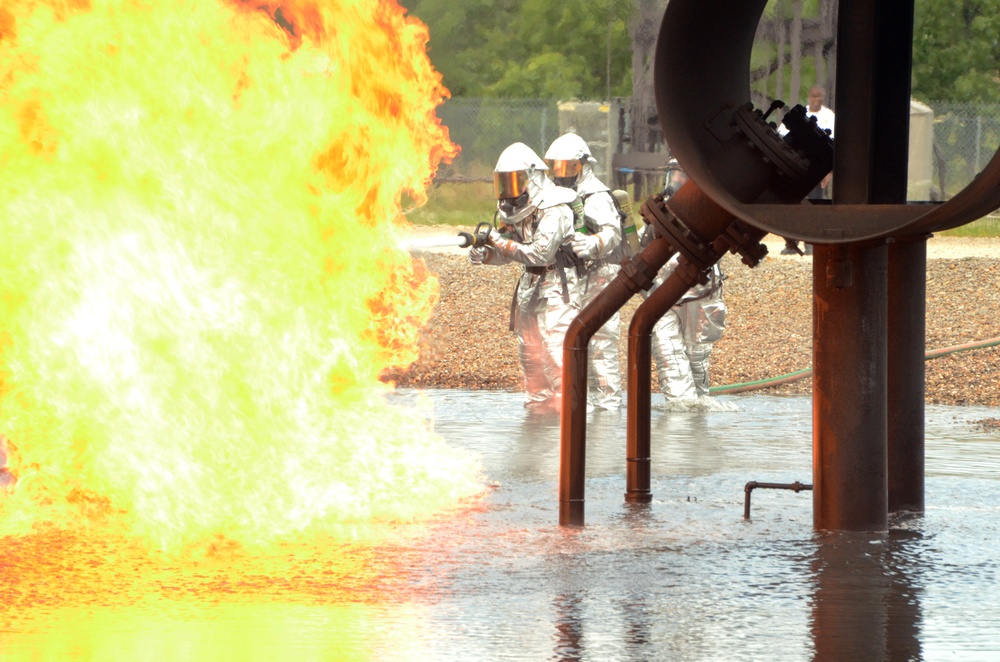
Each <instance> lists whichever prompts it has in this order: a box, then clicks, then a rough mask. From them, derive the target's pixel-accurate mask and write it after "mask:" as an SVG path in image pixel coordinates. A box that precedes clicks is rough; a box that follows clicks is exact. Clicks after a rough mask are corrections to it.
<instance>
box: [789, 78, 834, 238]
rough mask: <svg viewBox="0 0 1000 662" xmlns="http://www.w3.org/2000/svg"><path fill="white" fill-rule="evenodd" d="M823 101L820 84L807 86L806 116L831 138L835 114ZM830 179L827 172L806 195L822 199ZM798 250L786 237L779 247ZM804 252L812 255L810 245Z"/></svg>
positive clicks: (825, 194)
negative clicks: (807, 104) (813, 119)
mask: <svg viewBox="0 0 1000 662" xmlns="http://www.w3.org/2000/svg"><path fill="white" fill-rule="evenodd" d="M824 101H826V90H825V89H824V88H823V86H822V85H813V86H812V87H811V88H809V106H808V107H807V108H806V117H815V118H816V124H818V125H819V128H821V129H826V130H827V131H828V132H829V133H830V137H831V138H833V127H834V121H835V116H834V113H833V111H832V110H830V109H829V108H827V107H826V106H824V105H823V102H824ZM832 179H833V173H832V172H829V173H827V175H826V177H824V178H823V181H821V182H820V183H819V184H818V185H817V186H816V188H814V189H813V190H812V191H810V192H809V195H808V196H806V197H807V198H809V199H810V200H823V199H824V198H826V197H828V196H827V193H828V188H829V186H830V181H831V180H832ZM798 252H799V242H797V241H793V240H791V239H786V240H785V247H784V248H782V249H781V254H782V255H795V254H797V253H798ZM805 254H806V255H812V246H811V245H810V244H806V245H805Z"/></svg>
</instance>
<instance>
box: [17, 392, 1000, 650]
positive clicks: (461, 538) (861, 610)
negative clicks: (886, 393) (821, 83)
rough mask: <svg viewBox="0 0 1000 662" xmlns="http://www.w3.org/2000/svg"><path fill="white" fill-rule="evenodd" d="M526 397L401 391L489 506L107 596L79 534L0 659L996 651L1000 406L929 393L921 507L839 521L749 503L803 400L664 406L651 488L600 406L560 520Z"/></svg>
mask: <svg viewBox="0 0 1000 662" xmlns="http://www.w3.org/2000/svg"><path fill="white" fill-rule="evenodd" d="M520 397H521V396H520V395H519V394H516V393H502V392H471V391H460V390H438V391H428V392H425V393H417V392H414V391H403V392H400V393H398V394H396V395H394V396H393V399H394V400H395V401H396V402H398V403H399V404H400V405H401V406H409V405H410V404H412V403H415V402H417V401H422V402H423V405H421V406H424V407H428V408H429V410H430V409H432V410H433V421H434V425H435V428H436V429H437V431H438V432H439V433H440V434H441V435H443V436H444V437H445V438H446V439H447V440H448V441H449V443H451V444H454V445H456V446H461V447H464V448H468V449H471V450H473V451H475V452H476V453H478V454H479V455H480V456H481V458H482V463H483V467H484V469H485V472H486V474H487V477H488V478H489V480H490V481H492V482H493V484H494V487H493V488H492V489H490V490H489V493H488V494H487V496H486V497H485V499H484V500H483V501H482V502H481V503H476V504H471V505H470V506H469V507H468V508H466V509H463V510H461V511H459V512H458V513H457V514H449V515H448V516H445V517H442V518H441V520H440V521H438V522H434V523H431V524H423V525H410V524H400V525H397V526H393V527H390V530H389V532H388V534H387V537H386V539H383V540H381V541H379V542H372V543H365V542H361V541H359V542H357V543H354V544H351V545H342V546H339V547H336V548H329V547H326V548H323V549H319V548H320V547H322V545H314V546H313V547H312V548H308V549H305V550H300V551H299V552H297V554H298V556H299V560H298V561H296V563H295V564H293V565H288V564H286V565H285V566H283V567H284V568H285V569H284V570H275V569H274V568H273V567H272V568H270V569H268V568H266V567H264V566H260V567H259V568H257V567H256V566H255V562H253V561H249V562H248V561H246V560H244V561H243V562H241V563H243V564H244V565H245V566H246V567H244V568H243V570H242V573H243V574H241V575H239V577H238V578H237V579H234V576H235V575H234V573H235V572H236V571H235V570H234V569H233V568H225V567H220V566H219V564H216V565H214V566H213V565H209V566H205V565H202V566H201V567H199V568H197V569H194V570H191V569H183V570H178V569H176V568H163V567H160V568H157V569H156V573H158V575H159V576H160V577H161V578H162V577H166V579H165V580H163V581H160V580H157V581H156V582H154V581H152V580H150V579H148V575H150V574H151V571H149V570H148V569H145V570H144V569H142V568H139V569H137V572H138V573H140V574H143V573H144V574H145V575H146V576H147V579H144V580H142V583H140V580H138V579H131V580H119V581H118V583H114V582H112V583H108V584H106V585H103V588H102V586H101V585H92V586H91V585H88V586H87V588H86V591H81V592H86V593H88V594H92V593H97V594H101V593H102V592H104V593H105V595H103V596H101V599H93V600H83V599H82V598H73V597H72V595H71V594H72V593H73V591H74V590H75V589H73V588H72V587H71V583H70V582H71V580H72V579H73V577H74V576H77V577H79V576H83V575H85V574H86V573H85V571H84V570H82V568H84V567H86V565H87V564H88V563H90V564H93V563H95V562H96V560H95V558H94V557H96V556H98V555H99V556H101V558H102V562H105V561H107V557H108V555H109V554H112V555H114V554H116V553H117V552H114V551H109V550H107V549H104V550H97V551H96V552H92V551H87V550H80V551H79V553H76V554H73V555H69V554H67V555H66V556H65V557H64V558H61V559H60V560H59V562H58V563H53V564H50V565H49V566H48V571H47V572H39V574H38V576H37V577H36V578H35V579H34V580H33V581H34V583H33V585H32V587H31V588H29V587H27V586H14V587H13V588H11V586H9V585H8V587H7V588H6V589H4V590H3V593H2V595H3V603H4V604H6V605H7V606H8V609H7V610H6V611H2V612H0V660H8V659H9V660H15V659H18V660H19V659H43V660H44V659H102V660H107V659H172V660H175V659H215V658H217V657H220V656H221V657H228V658H229V659H261V660H264V659H267V660H284V659H294V660H341V659H358V660H367V659H378V660H471V659H477V660H556V659H560V660H561V659H580V660H666V659H678V660H680V659H683V660H759V659H781V660H810V659H815V658H817V657H821V658H822V659H852V658H853V659H856V660H869V659H911V660H919V659H925V660H995V659H1000V588H998V587H1000V560H998V558H1000V557H998V555H997V553H996V547H997V542H998V540H1000V431H997V430H990V429H983V428H982V426H977V424H976V423H977V421H980V420H984V419H995V418H997V417H998V416H1000V411H998V410H996V409H988V408H954V407H934V406H929V407H928V409H927V433H926V447H927V482H926V502H927V512H926V514H925V515H924V516H923V517H921V518H912V519H908V520H902V521H896V522H893V525H892V528H891V530H890V531H889V533H888V534H864V535H825V536H821V535H818V534H816V533H814V531H813V530H812V494H811V492H800V493H795V492H791V491H785V490H769V489H759V490H757V491H755V492H754V493H753V503H752V512H751V515H752V516H751V519H750V520H745V519H744V518H743V514H744V486H745V484H746V483H747V482H748V481H751V480H755V481H760V482H777V483H791V482H794V481H801V482H804V483H811V482H812V473H811V453H812V449H811V432H810V425H811V401H810V400H809V399H808V398H803V397H774V396H763V395H751V396H728V397H719V398H717V399H716V402H717V404H718V407H717V408H716V409H717V410H713V411H703V412H668V411H665V410H663V409H662V408H661V409H654V412H653V442H654V446H653V483H652V491H653V496H654V500H653V503H651V504H649V505H647V506H634V505H629V504H626V503H625V502H624V499H623V493H624V490H625V478H624V471H625V469H624V467H625V461H624V446H625V427H624V421H625V414H624V411H623V412H621V413H620V414H614V415H608V414H606V413H594V414H592V415H591V422H590V425H589V426H588V456H587V474H588V480H587V485H586V498H587V506H586V510H587V526H586V527H585V528H583V529H568V528H562V527H559V526H558V525H557V520H558V501H557V498H558V497H557V486H558V461H559V458H558V441H559V425H558V419H557V418H556V417H554V416H547V417H546V416H542V417H539V416H537V415H532V414H529V413H527V412H525V411H524V409H523V408H522V407H521V401H520ZM9 542H10V541H8V545H9ZM18 544H21V543H20V542H19V543H18ZM17 558H18V555H17V554H12V553H11V551H10V549H8V550H7V551H6V552H4V553H3V554H0V566H4V565H5V563H4V561H5V560H6V561H8V564H7V567H8V569H9V567H10V562H11V560H12V559H13V562H14V563H15V564H16V562H17ZM69 559H74V560H69ZM288 563H290V562H288ZM76 566H79V567H76ZM250 567H254V568H255V569H253V570H251V569H248V568H250ZM275 567H276V566H275ZM123 572H125V573H127V570H123ZM67 575H68V577H69V578H68V579H67V578H66V576H67ZM57 577H62V579H57ZM323 578H326V579H323ZM321 580H322V581H321ZM39 582H41V583H42V584H43V586H38V585H37V584H38V583H39ZM45 584H47V586H45ZM84 584H85V585H86V582H84ZM122 586H124V587H125V588H124V589H123V588H122ZM241 586H245V588H240V587H241ZM167 589H170V590H167ZM31 591H34V593H31ZM32 596H34V597H32ZM12 605H16V607H17V608H16V609H11V608H10V607H11V606H12Z"/></svg>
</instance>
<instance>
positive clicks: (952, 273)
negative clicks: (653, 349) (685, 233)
mask: <svg viewBox="0 0 1000 662" xmlns="http://www.w3.org/2000/svg"><path fill="white" fill-rule="evenodd" d="M455 232H456V229H455V228H423V229H421V230H420V231H419V232H418V234H423V235H426V234H434V233H437V234H444V235H451V236H454V234H455ZM766 243H768V246H769V249H770V255H769V256H768V257H767V258H766V259H765V260H764V261H763V262H762V263H761V264H760V265H758V266H757V267H756V268H754V269H749V268H747V267H745V266H743V265H742V264H740V263H739V261H738V259H737V258H735V257H734V256H732V255H727V256H726V257H725V258H723V262H722V266H723V270H724V271H725V273H726V274H727V276H728V279H727V281H726V284H725V298H726V304H727V306H728V309H729V313H728V315H727V324H726V332H725V335H724V336H723V338H722V339H721V340H719V341H718V342H717V343H716V345H715V349H714V351H713V352H712V368H711V380H712V385H713V386H716V385H729V384H737V383H744V382H752V381H758V380H764V379H768V378H772V377H777V376H779V375H783V374H786V373H790V372H793V371H797V370H801V369H803V368H808V367H810V365H811V360H812V258H811V257H800V256H781V255H779V251H780V247H781V241H780V239H778V238H775V237H769V240H768V241H767V242H766ZM416 259H423V260H424V261H425V263H426V265H427V267H428V269H429V270H430V271H431V272H432V273H435V274H437V277H438V279H439V283H440V301H439V303H438V305H437V307H436V309H435V312H434V315H433V317H432V319H431V321H430V323H429V324H428V325H427V326H426V327H425V328H424V330H423V331H422V333H421V338H420V343H421V354H420V358H419V360H418V361H417V362H416V363H415V364H414V365H413V366H411V367H410V369H409V370H407V371H405V372H397V373H395V374H392V375H389V377H391V378H392V379H393V380H394V381H395V382H396V383H397V384H398V385H400V386H408V387H420V388H467V389H499V390H514V391H517V390H520V389H521V374H520V367H519V365H518V359H517V340H516V338H515V337H514V334H513V333H512V332H511V331H509V330H508V328H507V324H508V317H509V307H510V301H511V296H512V294H513V288H514V284H515V282H516V280H517V277H518V274H519V273H520V266H519V265H507V266H505V267H475V266H473V265H471V264H469V262H468V260H467V259H466V256H465V251H461V250H458V249H449V250H443V251H440V252H434V253H430V252H421V253H419V254H417V255H416ZM640 302H641V300H640V298H639V297H634V298H633V299H632V300H631V301H630V302H629V303H628V304H627V305H626V306H625V308H623V309H622V338H621V342H620V356H621V360H622V368H623V369H622V374H623V375H624V374H625V369H624V365H625V361H626V357H627V345H626V340H627V338H626V336H627V332H628V324H629V321H630V320H631V317H632V313H633V312H634V311H635V308H636V307H637V306H638V304H639V303H640ZM926 327H927V328H926V338H927V343H926V347H927V350H928V351H931V350H937V349H943V348H950V347H955V346H957V345H963V344H966V343H972V342H977V341H982V340H986V339H991V338H1000V240H994V239H952V238H939V237H934V238H932V239H931V241H930V243H929V246H928V268H927V321H926ZM925 368H926V400H927V402H928V403H937V404H947V405H984V406H990V407H998V408H1000V347H998V346H993V347H989V348H985V349H975V350H967V351H957V352H952V353H948V354H947V355H945V356H942V357H940V358H935V359H933V360H929V361H927V362H926V363H925ZM654 375H655V373H654ZM654 381H655V379H654ZM811 388H812V380H811V378H809V377H806V378H804V379H800V380H798V381H795V382H791V383H787V384H784V385H781V386H776V387H768V391H767V392H769V393H772V394H804V393H809V392H810V391H811ZM653 389H654V391H657V390H658V389H657V388H656V386H655V384H654V386H653Z"/></svg>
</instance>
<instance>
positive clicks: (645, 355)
mask: <svg viewBox="0 0 1000 662" xmlns="http://www.w3.org/2000/svg"><path fill="white" fill-rule="evenodd" d="M657 241H661V240H659V239H658V240H657ZM692 285H693V283H690V282H688V280H687V279H686V278H684V277H683V275H682V274H679V273H677V272H674V274H671V276H670V278H668V279H667V280H666V281H665V282H664V283H663V284H662V285H660V286H659V287H657V288H656V290H654V291H653V293H652V294H651V295H649V298H648V299H646V301H644V302H643V303H642V305H640V306H639V307H638V308H637V309H636V311H635V313H634V314H633V315H632V322H631V323H630V324H629V328H628V397H627V402H628V424H627V425H628V436H627V441H626V459H627V461H628V464H627V469H626V488H625V500H626V501H629V502H632V503H649V502H650V501H652V499H653V495H652V492H651V491H650V427H651V424H650V418H651V409H652V389H651V383H652V374H651V364H652V351H651V345H652V334H653V327H654V326H656V323H657V322H658V321H659V320H660V318H662V317H663V316H664V315H665V314H666V313H667V311H668V310H670V308H671V307H673V306H674V305H675V304H676V303H677V302H678V301H680V300H681V297H683V296H684V293H685V292H687V291H688V290H689V289H691V286H692Z"/></svg>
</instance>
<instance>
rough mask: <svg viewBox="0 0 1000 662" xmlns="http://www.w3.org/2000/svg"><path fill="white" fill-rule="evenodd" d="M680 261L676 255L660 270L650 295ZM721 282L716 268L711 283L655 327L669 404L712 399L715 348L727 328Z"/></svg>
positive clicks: (658, 368)
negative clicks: (710, 370)
mask: <svg viewBox="0 0 1000 662" xmlns="http://www.w3.org/2000/svg"><path fill="white" fill-rule="evenodd" d="M677 261H678V256H676V255H675V256H674V257H672V258H671V259H670V260H669V261H668V262H667V264H665V265H664V266H663V268H662V269H660V272H659V273H658V274H657V277H656V279H655V281H654V282H655V285H654V286H653V288H652V289H651V290H650V293H652V292H653V290H655V289H656V287H658V286H659V285H660V284H662V283H663V282H664V281H665V280H666V279H667V278H668V277H669V276H670V274H672V273H673V271H674V269H675V268H676V267H677ZM722 281H723V276H722V271H721V269H720V268H719V265H718V264H716V265H714V266H713V267H712V270H711V272H710V274H709V279H708V282H707V283H706V284H704V285H696V286H695V287H693V288H691V289H690V290H688V291H687V293H686V294H685V295H684V297H682V298H681V300H680V301H679V302H677V304H676V305H674V306H673V307H672V308H671V309H670V310H668V311H667V313H666V314H665V315H664V316H663V317H662V318H660V321H659V322H657V323H656V326H654V327H653V338H652V341H653V342H652V353H653V359H654V360H655V362H656V377H657V381H658V383H659V385H660V391H661V392H662V393H663V397H664V398H666V399H667V400H668V401H670V400H679V399H685V398H696V397H703V396H707V395H709V367H710V364H711V354H712V346H713V345H714V343H715V342H716V341H717V340H718V339H719V338H721V337H722V334H723V332H724V331H725V328H726V303H725V301H724V300H723V295H722ZM647 296H648V295H647Z"/></svg>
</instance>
